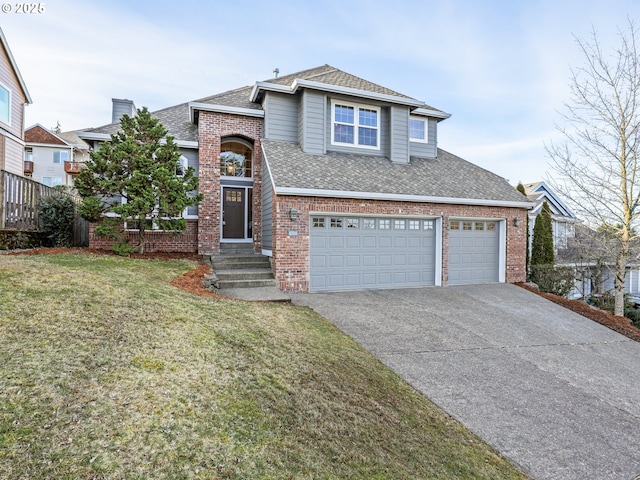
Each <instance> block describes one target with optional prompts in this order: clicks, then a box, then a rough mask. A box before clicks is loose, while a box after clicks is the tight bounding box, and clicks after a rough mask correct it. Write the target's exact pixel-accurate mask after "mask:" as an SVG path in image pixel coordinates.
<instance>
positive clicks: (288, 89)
mask: <svg viewBox="0 0 640 480" xmlns="http://www.w3.org/2000/svg"><path fill="white" fill-rule="evenodd" d="M299 88H309V89H312V90H320V91H322V92H330V93H341V94H343V95H350V96H354V97H359V98H366V99H370V100H378V101H381V102H387V103H395V104H399V105H407V106H410V107H415V108H419V107H424V106H425V103H424V102H423V101H420V100H416V99H414V98H405V97H397V96H395V95H388V94H386V93H377V92H370V91H367V90H359V89H357V88H351V87H341V86H339V85H330V84H328V83H321V82H314V81H311V80H303V79H296V80H294V81H293V83H292V84H291V86H287V85H279V84H277V83H269V82H256V84H255V85H254V86H253V89H252V90H251V97H250V100H251V101H252V102H255V101H256V100H257V98H258V95H259V94H260V90H269V91H272V92H280V93H288V94H294V93H296V92H297V91H298V89H299ZM422 110H423V111H424V112H432V114H431V116H433V117H438V118H449V117H450V116H451V115H449V114H447V113H444V112H437V111H434V110H428V109H422Z"/></svg>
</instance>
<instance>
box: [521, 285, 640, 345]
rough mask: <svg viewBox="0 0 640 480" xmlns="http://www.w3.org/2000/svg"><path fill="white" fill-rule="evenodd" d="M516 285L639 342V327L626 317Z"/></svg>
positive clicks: (577, 301)
mask: <svg viewBox="0 0 640 480" xmlns="http://www.w3.org/2000/svg"><path fill="white" fill-rule="evenodd" d="M516 285H518V286H519V287H522V288H524V289H525V290H529V291H530V292H532V293H535V294H536V295H540V296H541V297H544V298H546V299H547V300H550V301H552V302H553V303H557V304H558V305H561V306H563V307H564V308H568V309H569V310H571V311H573V312H576V313H578V314H580V315H582V316H583V317H587V318H588V319H590V320H593V321H594V322H597V323H599V324H600V325H604V326H605V327H607V328H610V329H611V330H614V331H616V332H618V333H621V334H622V335H624V336H625V337H628V338H630V339H631V340H635V341H636V342H640V329H638V328H636V327H634V326H633V325H632V324H631V320H629V319H628V318H626V317H618V316H616V315H612V314H611V313H609V312H607V311H606V310H600V309H598V308H594V307H591V306H589V305H587V304H586V303H584V302H583V301H580V300H569V299H568V298H564V297H559V296H557V295H553V294H551V293H543V292H541V291H539V290H536V289H535V288H533V287H531V286H530V285H527V284H524V283H517V284H516Z"/></svg>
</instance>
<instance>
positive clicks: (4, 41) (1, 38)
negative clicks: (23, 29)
mask: <svg viewBox="0 0 640 480" xmlns="http://www.w3.org/2000/svg"><path fill="white" fill-rule="evenodd" d="M0 42H2V46H3V47H4V50H5V51H6V52H7V55H8V57H9V63H11V66H12V67H13V72H14V73H15V74H16V77H18V83H19V84H20V87H21V88H22V92H23V93H24V96H25V98H26V99H27V105H30V104H32V103H33V100H31V95H29V90H27V85H26V84H25V83H24V80H23V78H22V75H21V74H20V69H19V68H18V64H17V63H16V60H15V58H13V53H11V49H10V48H9V43H8V42H7V39H6V38H5V36H4V33H3V31H2V28H0Z"/></svg>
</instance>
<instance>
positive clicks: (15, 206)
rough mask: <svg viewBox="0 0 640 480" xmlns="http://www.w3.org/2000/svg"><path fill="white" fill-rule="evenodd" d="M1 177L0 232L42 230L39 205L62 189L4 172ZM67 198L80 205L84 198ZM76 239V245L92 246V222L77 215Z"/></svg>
mask: <svg viewBox="0 0 640 480" xmlns="http://www.w3.org/2000/svg"><path fill="white" fill-rule="evenodd" d="M0 176H1V177H2V178H1V181H0V199H2V202H0V230H38V228H39V219H38V202H39V201H40V199H41V198H46V197H49V196H51V195H53V194H54V193H57V192H59V190H56V189H54V188H51V187H48V186H46V185H43V184H42V183H39V182H36V181H34V180H31V179H30V178H25V177H21V176H20V175H16V174H14V173H10V172H6V171H4V170H0ZM67 195H69V196H70V197H71V198H73V200H74V201H75V202H76V204H78V203H80V201H81V199H80V197H77V196H75V195H71V194H69V193H67ZM73 237H74V244H75V245H76V246H88V245H89V223H88V222H87V221H86V220H84V219H83V218H81V217H80V216H79V215H78V214H77V213H76V222H75V226H74V235H73Z"/></svg>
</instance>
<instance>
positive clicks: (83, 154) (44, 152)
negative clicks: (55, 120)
mask: <svg viewBox="0 0 640 480" xmlns="http://www.w3.org/2000/svg"><path fill="white" fill-rule="evenodd" d="M24 137H25V148H24V176H25V177H31V178H33V179H34V180H36V181H38V182H40V183H43V184H45V185H47V186H49V187H55V186H56V185H66V186H68V187H73V179H74V177H75V176H76V175H77V174H78V172H79V171H80V169H81V168H83V167H84V165H85V162H86V161H87V160H88V159H89V144H88V143H86V142H85V141H84V140H82V139H81V138H80V137H78V136H77V135H76V133H75V132H66V133H61V132H57V133H56V132H53V131H51V130H49V129H47V128H45V127H43V126H42V125H40V124H36V125H33V126H31V127H29V128H27V129H26V130H25V133H24Z"/></svg>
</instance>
